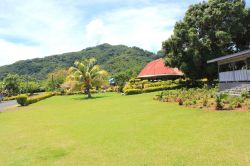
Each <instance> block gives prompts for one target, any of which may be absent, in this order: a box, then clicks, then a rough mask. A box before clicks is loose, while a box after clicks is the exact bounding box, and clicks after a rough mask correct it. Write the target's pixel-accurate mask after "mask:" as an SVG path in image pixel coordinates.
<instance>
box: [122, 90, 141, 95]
mask: <svg viewBox="0 0 250 166" xmlns="http://www.w3.org/2000/svg"><path fill="white" fill-rule="evenodd" d="M124 93H125V94H126V95H134V94H140V93H142V90H141V89H126V90H125V91H124Z"/></svg>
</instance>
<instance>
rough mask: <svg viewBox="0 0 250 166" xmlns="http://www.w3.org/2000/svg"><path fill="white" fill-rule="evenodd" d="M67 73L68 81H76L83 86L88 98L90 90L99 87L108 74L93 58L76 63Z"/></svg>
mask: <svg viewBox="0 0 250 166" xmlns="http://www.w3.org/2000/svg"><path fill="white" fill-rule="evenodd" d="M69 73H70V75H69V77H68V79H69V80H72V81H78V82H80V83H82V84H83V85H84V87H85V90H86V93H87V94H88V98H91V93H90V89H91V88H92V87H95V86H101V85H102V84H104V83H105V82H106V81H107V77H108V72H107V71H105V70H102V69H101V68H100V66H99V65H97V64H96V59H94V58H91V59H83V60H82V61H76V62H75V67H71V68H70V69H69Z"/></svg>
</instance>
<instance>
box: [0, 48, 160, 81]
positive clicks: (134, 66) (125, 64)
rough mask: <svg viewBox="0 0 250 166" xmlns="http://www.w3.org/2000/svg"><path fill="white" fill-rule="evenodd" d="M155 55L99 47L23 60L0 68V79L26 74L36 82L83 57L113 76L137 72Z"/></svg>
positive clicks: (133, 49)
mask: <svg viewBox="0 0 250 166" xmlns="http://www.w3.org/2000/svg"><path fill="white" fill-rule="evenodd" d="M155 56H156V55H154V54H153V53H151V52H148V51H145V50H142V49H140V48H137V47H127V46H123V45H117V46H112V45H109V44H102V45H99V46H96V47H91V48H87V49H84V50H82V51H79V52H71V53H65V54H61V55H54V56H48V57H45V58H36V59H31V60H24V61H19V62H16V63H14V64H12V65H7V66H2V67H0V80H1V79H3V78H4V77H6V76H7V74H8V73H16V74H19V75H29V76H33V77H35V78H36V79H39V80H43V79H46V78H47V75H48V73H51V72H53V71H55V70H56V69H62V68H63V69H66V68H69V67H70V66H72V65H73V64H74V62H75V61H77V60H81V59H83V58H87V59H89V58H95V59H96V60H97V63H98V64H100V65H101V67H102V68H103V69H105V70H107V71H108V72H109V73H110V74H111V75H113V74H116V73H119V72H123V71H125V70H127V69H130V70H131V71H134V70H136V71H138V69H139V70H140V69H141V68H142V67H143V66H144V65H145V64H146V63H147V62H149V61H151V60H152V59H153V58H155ZM136 74H138V73H136ZM130 77H131V75H130Z"/></svg>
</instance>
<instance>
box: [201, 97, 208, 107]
mask: <svg viewBox="0 0 250 166" xmlns="http://www.w3.org/2000/svg"><path fill="white" fill-rule="evenodd" d="M207 104H208V99H207V98H204V99H203V100H202V105H203V106H204V107H206V106H207Z"/></svg>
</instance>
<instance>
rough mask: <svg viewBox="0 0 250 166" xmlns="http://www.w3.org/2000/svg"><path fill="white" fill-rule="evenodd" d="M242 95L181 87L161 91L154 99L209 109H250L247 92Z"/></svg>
mask: <svg viewBox="0 0 250 166" xmlns="http://www.w3.org/2000/svg"><path fill="white" fill-rule="evenodd" d="M242 94H244V95H242V96H240V97H235V96H230V95H228V94H218V93H217V90H216V89H181V90H168V91H163V92H160V93H159V94H158V95H156V96H155V97H154V100H159V101H162V102H176V103H178V104H179V105H181V106H186V107H194V108H204V109H209V110H248V109H250V100H249V99H248V98H247V97H248V96H246V95H245V93H242Z"/></svg>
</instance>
